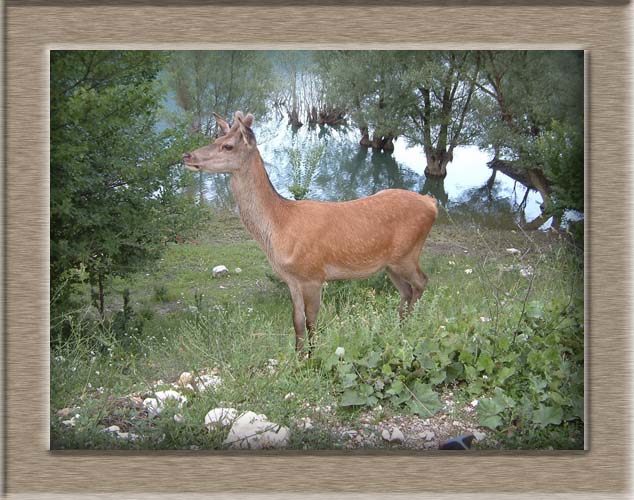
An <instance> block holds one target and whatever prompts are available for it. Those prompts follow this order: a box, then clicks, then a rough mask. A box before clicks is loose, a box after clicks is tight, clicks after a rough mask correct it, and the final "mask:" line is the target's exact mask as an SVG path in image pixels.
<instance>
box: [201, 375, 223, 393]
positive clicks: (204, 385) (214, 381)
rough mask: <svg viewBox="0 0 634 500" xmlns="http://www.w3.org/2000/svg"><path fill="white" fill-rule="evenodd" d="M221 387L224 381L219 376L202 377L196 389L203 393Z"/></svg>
mask: <svg viewBox="0 0 634 500" xmlns="http://www.w3.org/2000/svg"><path fill="white" fill-rule="evenodd" d="M220 385H222V379H221V378H220V377H219V376H218V375H201V376H200V377H198V378H197V380H196V388H197V389H198V390H199V391H201V392H202V391H204V390H205V389H208V388H209V387H211V388H213V389H216V388H217V387H219V386H220Z"/></svg>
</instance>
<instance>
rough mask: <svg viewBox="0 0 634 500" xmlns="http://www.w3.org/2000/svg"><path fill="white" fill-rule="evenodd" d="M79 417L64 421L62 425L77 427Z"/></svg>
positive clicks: (75, 416)
mask: <svg viewBox="0 0 634 500" xmlns="http://www.w3.org/2000/svg"><path fill="white" fill-rule="evenodd" d="M78 417H79V415H74V416H73V417H71V418H70V419H68V420H62V424H64V425H66V426H68V427H75V423H76V422H77V418H78Z"/></svg>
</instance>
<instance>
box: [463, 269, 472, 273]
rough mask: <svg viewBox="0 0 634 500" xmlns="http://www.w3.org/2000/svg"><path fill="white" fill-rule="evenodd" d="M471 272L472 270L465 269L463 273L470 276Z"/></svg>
mask: <svg viewBox="0 0 634 500" xmlns="http://www.w3.org/2000/svg"><path fill="white" fill-rule="evenodd" d="M472 272H473V269H465V270H464V273H465V274H471V273H472Z"/></svg>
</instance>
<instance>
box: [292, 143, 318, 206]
mask: <svg viewBox="0 0 634 500" xmlns="http://www.w3.org/2000/svg"><path fill="white" fill-rule="evenodd" d="M325 149H326V146H325V145H323V144H322V145H321V146H313V147H311V148H310V149H308V151H306V153H305V154H303V155H302V152H301V150H300V149H298V148H289V149H288V158H289V162H290V164H291V168H292V184H291V185H290V186H289V187H288V189H289V191H290V192H291V194H292V195H293V198H295V199H296V200H303V199H305V198H306V197H307V196H308V193H309V192H310V184H311V182H312V180H313V177H314V176H315V172H316V170H317V167H318V166H319V162H320V161H321V158H322V156H323V155H324V150H325Z"/></svg>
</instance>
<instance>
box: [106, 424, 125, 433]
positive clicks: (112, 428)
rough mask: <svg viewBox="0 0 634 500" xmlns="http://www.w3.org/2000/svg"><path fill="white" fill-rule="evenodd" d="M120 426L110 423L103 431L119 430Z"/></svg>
mask: <svg viewBox="0 0 634 500" xmlns="http://www.w3.org/2000/svg"><path fill="white" fill-rule="evenodd" d="M120 431H121V428H120V427H119V426H118V425H111V426H110V427H106V428H105V429H104V430H103V432H120Z"/></svg>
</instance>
